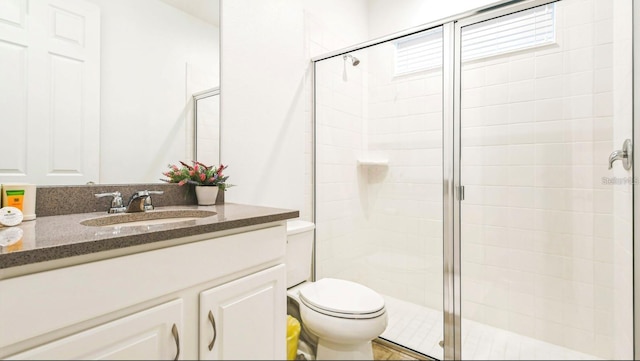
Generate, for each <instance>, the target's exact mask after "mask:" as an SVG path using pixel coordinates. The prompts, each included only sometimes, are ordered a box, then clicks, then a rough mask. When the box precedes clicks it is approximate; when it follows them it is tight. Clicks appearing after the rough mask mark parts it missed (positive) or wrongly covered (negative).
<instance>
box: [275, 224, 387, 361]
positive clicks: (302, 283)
mask: <svg viewBox="0 0 640 361" xmlns="http://www.w3.org/2000/svg"><path fill="white" fill-rule="evenodd" d="M314 228H315V225H314V224H313V223H311V222H306V221H301V220H290V221H288V222H287V288H288V291H287V293H288V297H290V298H293V299H294V300H295V301H296V302H297V303H298V305H299V312H300V317H301V320H300V321H301V322H302V326H303V329H306V330H308V331H309V333H310V334H311V335H310V336H311V337H314V338H315V340H314V341H315V342H316V344H317V347H316V359H318V360H373V350H372V346H371V340H373V339H375V338H376V337H378V336H380V334H382V332H383V331H384V330H385V328H386V327H387V312H386V309H385V305H384V298H382V296H380V294H378V293H377V292H375V291H373V290H372V289H370V288H368V287H365V286H363V285H361V284H358V283H355V282H351V281H346V280H339V279H333V278H323V279H319V280H317V281H316V282H310V281H309V280H310V278H311V260H312V253H313V229H314Z"/></svg>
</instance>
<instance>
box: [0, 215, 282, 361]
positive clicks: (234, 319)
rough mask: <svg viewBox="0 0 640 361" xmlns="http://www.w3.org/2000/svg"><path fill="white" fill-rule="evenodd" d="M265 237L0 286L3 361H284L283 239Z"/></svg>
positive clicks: (203, 242) (258, 234)
mask: <svg viewBox="0 0 640 361" xmlns="http://www.w3.org/2000/svg"><path fill="white" fill-rule="evenodd" d="M261 227H264V228H260V227H256V226H254V227H251V228H244V229H243V228H240V229H238V230H232V231H227V232H225V233H222V232H217V233H210V234H205V235H201V236H197V237H196V236H194V237H188V238H181V239H176V240H171V241H170V243H169V244H168V245H166V246H165V247H163V248H158V249H153V250H146V251H145V250H138V252H136V253H133V254H128V255H124V256H120V257H113V258H108V259H103V260H99V261H94V262H88V263H84V264H78V265H73V266H70V267H65V268H59V269H54V270H50V271H45V272H40V273H33V274H26V275H23V276H18V277H14V278H8V279H4V280H0V358H2V359H40V360H41V359H80V358H82V359H129V360H131V359H144V360H150V359H174V358H175V357H176V356H177V357H178V359H285V358H286V282H285V275H286V271H285V266H284V259H285V257H284V256H285V250H286V230H285V226H284V225H283V224H282V223H280V222H279V223H275V224H267V225H262V226H261ZM256 228H257V229H256ZM234 232H239V233H234ZM209 311H211V316H212V317H211V318H210V317H209ZM211 320H213V322H215V333H214V327H213V322H212V321H211ZM214 335H215V338H216V341H215V343H214V344H213V347H212V348H211V350H210V349H209V345H210V344H211V341H212V340H213V337H214Z"/></svg>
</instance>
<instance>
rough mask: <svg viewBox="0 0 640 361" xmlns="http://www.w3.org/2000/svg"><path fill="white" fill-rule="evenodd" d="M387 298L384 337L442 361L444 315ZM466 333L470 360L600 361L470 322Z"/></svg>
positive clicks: (465, 322) (465, 353)
mask: <svg viewBox="0 0 640 361" xmlns="http://www.w3.org/2000/svg"><path fill="white" fill-rule="evenodd" d="M384 298H385V305H386V307H387V310H388V312H389V315H390V317H389V325H388V326H387V329H386V330H385V331H384V332H383V333H382V335H381V337H382V338H384V339H386V340H389V341H392V342H394V343H397V344H401V345H403V346H406V347H408V348H410V349H412V350H415V351H417V352H420V353H423V354H425V355H429V356H431V357H435V358H437V359H440V360H441V359H442V357H443V352H442V347H440V345H439V344H438V343H439V342H440V340H442V330H443V320H442V312H439V311H436V310H433V309H431V308H427V307H423V306H419V305H416V304H413V303H411V302H406V301H402V300H399V299H396V298H393V297H390V296H386V295H385V296H384ZM462 333H463V335H462V337H463V343H462V354H463V357H464V358H465V359H469V360H471V359H473V360H536V359H537V360H540V359H546V360H598V359H599V358H597V357H595V356H592V355H588V354H585V353H581V352H577V351H574V350H570V349H567V348H564V347H560V346H557V345H553V344H551V343H548V342H544V341H540V340H536V339H533V338H530V337H527V336H523V335H519V334H516V333H513V332H509V331H506V330H503V329H499V328H495V327H492V326H488V325H485V324H481V323H478V322H474V321H470V320H467V319H464V320H463V328H462ZM374 351H375V349H374ZM380 360H385V359H384V358H381V359H380ZM401 360H415V358H409V359H401Z"/></svg>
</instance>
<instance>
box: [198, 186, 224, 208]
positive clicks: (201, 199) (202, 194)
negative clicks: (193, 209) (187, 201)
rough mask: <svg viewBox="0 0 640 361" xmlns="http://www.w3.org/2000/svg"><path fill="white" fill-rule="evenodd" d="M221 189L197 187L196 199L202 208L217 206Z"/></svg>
mask: <svg viewBox="0 0 640 361" xmlns="http://www.w3.org/2000/svg"><path fill="white" fill-rule="evenodd" d="M218 191H219V188H218V187H217V186H196V198H197V199H198V205H200V206H212V205H214V204H216V199H217V198H218Z"/></svg>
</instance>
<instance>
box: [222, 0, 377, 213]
mask: <svg viewBox="0 0 640 361" xmlns="http://www.w3.org/2000/svg"><path fill="white" fill-rule="evenodd" d="M337 16H344V21H340V23H342V25H341V26H338V25H339V24H336V23H335V20H336V19H337V18H336V17H337ZM221 20H222V25H221V29H222V32H221V39H222V40H221V44H222V50H221V53H222V59H221V68H222V78H221V89H222V91H221V111H222V153H221V161H222V163H223V164H228V165H229V168H228V170H227V174H228V175H229V176H230V177H229V182H231V183H233V184H235V185H237V186H236V187H234V188H231V189H229V190H228V191H227V194H226V200H227V201H229V202H237V203H251V204H257V205H265V206H275V207H284V208H291V209H296V210H300V211H301V215H302V217H303V218H306V219H311V191H312V188H311V177H310V175H311V112H310V109H311V98H310V97H311V82H310V78H309V74H310V65H311V63H310V58H311V56H313V55H317V54H319V53H322V52H325V51H328V50H333V49H337V48H340V47H344V46H346V45H348V44H352V43H357V42H361V41H364V40H366V6H365V2H364V1H363V0H362V1H361V0H353V1H335V0H334V1H320V0H306V1H296V0H268V1H251V0H223V1H222V7H221Z"/></svg>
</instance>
